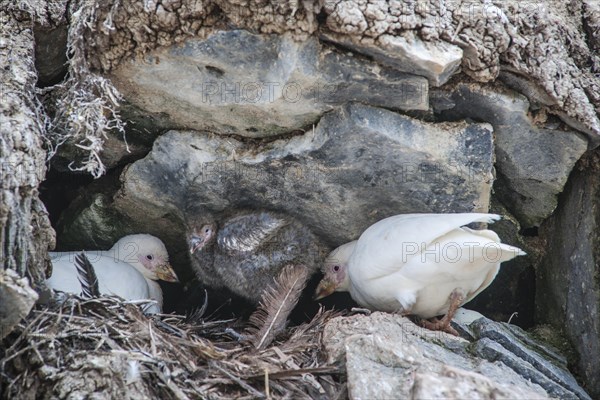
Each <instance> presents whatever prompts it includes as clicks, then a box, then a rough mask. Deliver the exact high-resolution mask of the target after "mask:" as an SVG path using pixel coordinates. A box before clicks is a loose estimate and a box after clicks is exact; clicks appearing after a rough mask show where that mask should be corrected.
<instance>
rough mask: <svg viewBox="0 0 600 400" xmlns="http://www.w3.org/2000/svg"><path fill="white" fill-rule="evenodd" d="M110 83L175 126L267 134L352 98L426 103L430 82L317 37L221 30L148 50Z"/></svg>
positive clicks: (390, 104) (404, 106) (398, 105)
mask: <svg viewBox="0 0 600 400" xmlns="http://www.w3.org/2000/svg"><path fill="white" fill-rule="evenodd" d="M111 80H112V81H113V82H114V84H115V85H116V86H117V88H118V89H119V90H120V91H121V92H122V93H123V94H124V96H125V98H126V99H127V100H128V101H130V102H131V103H132V104H134V105H135V106H137V107H139V108H140V109H141V110H142V111H144V112H149V113H153V114H158V113H160V114H161V115H162V116H163V117H164V118H165V119H167V120H169V121H170V124H171V127H173V128H179V129H181V128H186V129H195V130H210V131H213V132H217V133H227V134H235V135H240V136H246V137H264V136H272V135H276V134H281V133H287V132H291V131H294V130H298V129H303V128H306V127H308V126H310V125H311V124H313V123H316V122H317V121H318V119H319V118H320V117H321V116H322V115H323V113H325V112H327V111H330V110H332V109H333V108H334V107H336V106H339V105H343V104H345V103H346V102H349V101H358V102H361V103H363V104H370V105H374V106H385V107H386V108H392V109H398V110H426V109H427V108H428V81H427V79H425V78H423V77H420V76H415V75H409V74H406V73H404V72H400V71H398V70H395V69H393V68H388V67H383V66H379V65H377V64H376V63H373V62H372V61H369V60H367V59H363V58H359V57H355V56H353V55H352V54H350V53H347V52H340V51H337V50H335V49H334V48H333V47H326V46H323V45H321V44H320V43H319V41H318V39H316V38H315V37H311V38H308V39H307V40H306V41H303V42H298V41H294V40H292V39H291V38H290V37H288V36H285V35H258V34H253V33H250V32H248V31H244V30H233V31H217V32H214V33H213V34H211V35H209V36H208V37H207V38H206V39H189V40H186V41H185V42H183V43H181V44H179V45H172V46H169V47H163V48H159V49H156V50H153V51H150V52H148V53H147V54H146V55H145V56H144V59H143V60H142V59H140V60H135V61H130V62H126V63H123V64H122V65H120V66H119V68H118V69H116V70H114V71H113V72H112V74H111Z"/></svg>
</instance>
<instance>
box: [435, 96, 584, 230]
mask: <svg viewBox="0 0 600 400" xmlns="http://www.w3.org/2000/svg"><path fill="white" fill-rule="evenodd" d="M431 97H432V100H431V101H432V106H433V108H434V111H436V112H439V113H440V115H441V116H442V118H445V119H446V118H447V119H462V118H474V119H477V120H483V121H486V122H489V123H491V124H492V125H493V126H494V133H495V136H496V142H495V145H496V167H497V170H498V180H497V182H496V184H495V185H494V189H495V192H496V194H497V196H498V198H499V199H500V200H501V201H502V203H504V204H505V205H506V206H507V207H508V208H509V209H510V211H511V212H512V213H513V214H514V215H515V216H516V217H517V218H518V219H519V221H520V222H521V223H522V225H523V226H524V227H531V226H539V224H540V223H541V222H542V221H543V220H544V219H545V218H547V217H548V216H549V215H550V214H551V213H552V212H553V211H554V209H555V208H556V205H557V195H558V194H559V193H560V192H562V190H563V187H564V185H565V183H566V182H567V178H568V177H569V173H570V172H571V169H572V168H573V166H574V165H575V162H577V160H578V159H579V158H580V157H581V155H582V154H583V153H584V152H585V151H586V149H587V146H588V142H587V139H586V138H585V137H583V136H582V135H580V134H578V133H577V132H575V131H571V130H566V131H565V130H558V129H544V128H538V127H537V126H535V125H534V124H533V123H532V121H531V120H530V118H529V116H528V112H529V102H528V101H527V100H526V99H525V98H524V97H523V96H521V95H518V94H517V93H514V92H509V91H507V90H501V89H490V88H486V87H484V86H482V85H479V84H470V85H468V84H457V85H456V86H455V87H454V88H450V89H449V90H448V91H446V90H438V91H436V92H435V93H432V94H431Z"/></svg>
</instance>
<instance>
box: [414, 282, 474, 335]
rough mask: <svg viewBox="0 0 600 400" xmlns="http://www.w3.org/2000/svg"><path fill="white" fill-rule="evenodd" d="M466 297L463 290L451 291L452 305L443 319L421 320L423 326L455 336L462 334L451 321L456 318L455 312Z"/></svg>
mask: <svg viewBox="0 0 600 400" xmlns="http://www.w3.org/2000/svg"><path fill="white" fill-rule="evenodd" d="M464 299H465V296H464V295H463V294H462V292H461V291H459V290H453V291H452V293H450V297H449V300H450V306H449V307H448V312H447V313H446V315H444V317H443V318H442V319H437V318H431V319H430V320H429V321H427V320H421V326H423V327H424V328H427V329H430V330H432V331H443V332H446V333H449V334H451V335H454V336H460V335H459V334H458V332H457V331H456V329H454V328H453V327H452V326H451V325H450V323H451V322H452V318H454V314H456V310H458V308H459V307H460V305H461V304H462V302H463V301H464Z"/></svg>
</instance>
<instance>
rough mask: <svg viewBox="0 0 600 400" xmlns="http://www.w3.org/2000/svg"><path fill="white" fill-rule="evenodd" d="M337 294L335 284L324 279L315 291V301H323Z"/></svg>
mask: <svg viewBox="0 0 600 400" xmlns="http://www.w3.org/2000/svg"><path fill="white" fill-rule="evenodd" d="M333 292H335V284H334V283H333V282H331V281H330V280H329V279H327V278H323V279H322V280H321V282H319V286H317V290H316V291H315V300H321V299H322V298H323V297H327V296H329V295H330V294H332V293H333Z"/></svg>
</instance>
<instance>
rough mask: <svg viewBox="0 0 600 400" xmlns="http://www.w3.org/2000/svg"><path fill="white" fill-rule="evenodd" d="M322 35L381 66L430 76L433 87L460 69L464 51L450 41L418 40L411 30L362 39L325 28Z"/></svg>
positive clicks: (327, 39)
mask: <svg viewBox="0 0 600 400" xmlns="http://www.w3.org/2000/svg"><path fill="white" fill-rule="evenodd" d="M321 37H322V38H323V39H324V40H326V41H330V42H333V43H336V44H338V45H342V46H344V47H347V48H349V49H351V50H353V51H355V52H357V53H361V54H366V55H368V56H371V57H373V59H375V60H376V61H378V62H380V63H381V64H383V65H388V66H390V67H393V68H395V69H397V70H399V71H403V72H407V73H410V74H413V75H421V76H424V77H426V78H427V79H429V82H430V84H431V85H432V86H442V85H443V84H444V83H446V82H447V81H448V79H450V78H451V77H452V75H453V74H455V73H457V72H459V68H460V63H461V61H462V57H463V51H462V49H461V48H460V47H458V46H455V45H453V44H450V43H446V42H442V41H436V42H428V41H424V40H421V39H420V38H419V37H418V36H417V35H416V34H415V33H414V32H411V31H405V32H403V35H402V36H393V35H388V34H383V35H380V36H378V37H377V39H369V38H362V39H358V38H357V37H355V36H348V35H343V34H337V33H334V32H328V31H325V32H323V33H321Z"/></svg>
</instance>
